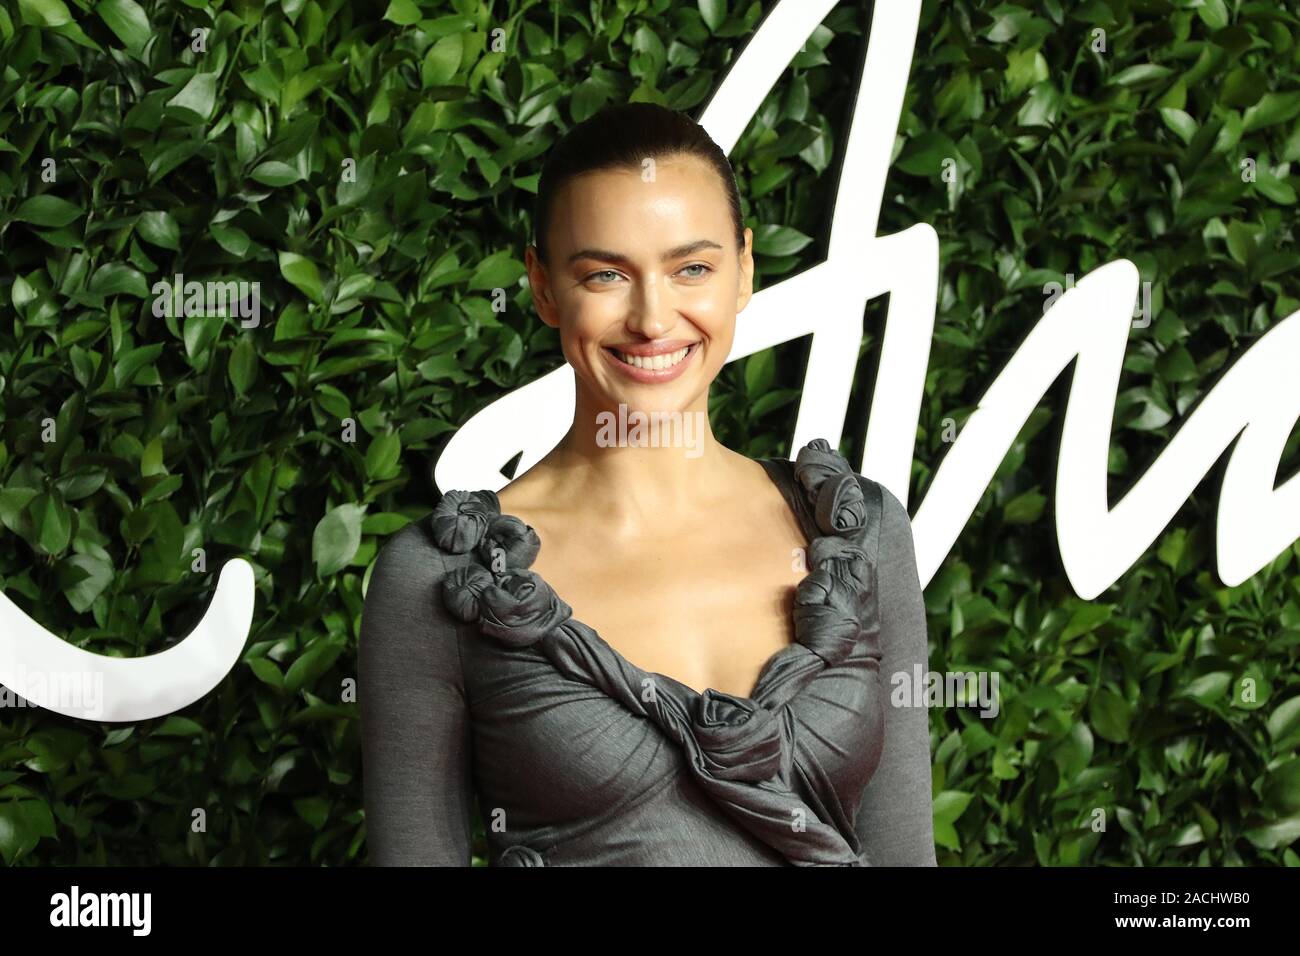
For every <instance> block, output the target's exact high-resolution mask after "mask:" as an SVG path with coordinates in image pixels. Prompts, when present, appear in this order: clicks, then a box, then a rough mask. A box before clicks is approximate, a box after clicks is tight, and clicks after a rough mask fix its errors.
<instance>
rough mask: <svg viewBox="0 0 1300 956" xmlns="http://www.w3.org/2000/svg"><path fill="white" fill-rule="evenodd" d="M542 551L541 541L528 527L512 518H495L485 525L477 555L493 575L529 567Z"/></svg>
mask: <svg viewBox="0 0 1300 956" xmlns="http://www.w3.org/2000/svg"><path fill="white" fill-rule="evenodd" d="M541 548H542V542H541V539H540V538H538V537H537V532H536V531H534V530H533V529H532V526H531V525H526V524H524V523H523V522H522V521H520V520H519V519H518V518H516V517H515V516H514V515H501V514H499V515H497V516H496V517H495V518H493V519H492V520H491V521H490V522H488V525H487V530H486V531H485V532H484V534H483V538H482V540H480V541H479V543H478V554H479V557H480V558H482V559H483V562H484V563H485V564H486V565H487V566H488V567H490V568H491V569H492V572H493V573H494V574H502V573H504V572H505V571H508V570H511V569H518V568H527V567H530V566H531V565H532V563H533V559H535V558H536V557H537V552H538V551H540V550H541Z"/></svg>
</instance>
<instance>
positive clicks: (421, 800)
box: [360, 103, 935, 866]
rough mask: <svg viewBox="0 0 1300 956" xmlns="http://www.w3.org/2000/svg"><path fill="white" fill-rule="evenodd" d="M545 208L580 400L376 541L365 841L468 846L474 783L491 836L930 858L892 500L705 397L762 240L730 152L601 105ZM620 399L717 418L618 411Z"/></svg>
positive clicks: (578, 857) (541, 302)
mask: <svg viewBox="0 0 1300 956" xmlns="http://www.w3.org/2000/svg"><path fill="white" fill-rule="evenodd" d="M719 187H721V188H719ZM535 224H536V239H535V244H534V245H533V246H532V247H530V248H529V249H528V250H527V252H526V257H525V258H526V265H527V268H528V274H529V279H530V283H531V288H532V290H533V299H534V303H535V305H536V308H537V312H538V314H539V316H540V317H541V320H542V321H543V322H545V323H546V324H548V325H550V326H552V327H553V328H555V329H556V330H557V331H558V332H559V336H560V343H561V347H562V349H563V351H564V355H565V358H566V359H567V361H568V363H569V365H570V366H571V367H572V368H573V372H574V376H575V384H576V389H575V401H574V411H573V421H572V424H571V426H570V428H569V430H568V432H567V433H566V434H565V436H564V438H563V439H562V440H561V441H560V442H559V444H557V445H556V447H555V448H554V449H553V450H552V451H551V452H550V453H549V454H547V455H546V456H545V457H543V458H542V459H541V460H540V461H539V462H537V464H535V465H534V466H533V467H532V468H530V469H528V470H527V471H526V472H525V473H524V474H522V475H520V476H519V477H517V478H516V479H515V480H513V481H512V482H510V483H509V484H508V485H507V486H506V487H505V488H503V489H501V491H500V492H499V493H498V492H494V491H492V490H489V489H477V490H467V489H453V490H449V491H447V492H446V493H445V494H443V495H442V497H441V499H440V500H439V501H438V502H437V504H436V506H435V508H434V509H433V511H432V513H431V514H430V515H429V516H428V517H427V518H426V519H425V520H423V521H421V522H417V523H416V524H414V525H412V526H410V527H408V528H407V529H405V530H404V531H402V532H401V533H400V534H398V535H397V536H396V537H395V538H394V539H393V540H392V541H391V542H389V543H388V544H387V545H386V547H385V548H384V550H383V552H382V553H381V555H380V558H379V561H378V563H377V565H376V567H375V570H374V573H373V575H372V579H371V583H370V590H369V593H368V595H367V598H366V605H365V613H364V616H363V623H362V637H361V645H360V667H361V682H362V685H363V687H364V688H366V689H364V690H363V691H362V693H361V701H362V732H363V744H364V759H365V766H364V771H365V773H364V780H365V800H366V818H367V827H368V835H369V842H370V855H371V860H372V862H374V863H378V864H401V863H408V864H409V863H419V864H444V865H446V864H458V865H465V864H467V863H469V862H470V858H471V852H470V848H471V836H472V834H471V819H472V808H473V805H474V802H475V801H476V800H477V803H478V808H479V812H480V815H481V817H482V819H483V821H484V822H485V824H486V838H487V844H488V851H489V853H488V856H489V860H490V862H491V863H492V864H494V865H523V866H572V865H723V866H765V865H789V864H794V865H831V866H834V865H839V866H862V865H891V864H892V865H899V864H905V865H933V864H934V862H935V858H934V844H933V839H932V823H931V799H930V753H929V731H928V721H927V714H926V710H925V708H924V707H923V706H922V707H910V706H906V705H902V706H894V705H893V704H892V703H891V701H890V695H889V694H888V686H889V683H890V677H891V675H894V674H899V673H903V674H911V673H912V672H913V671H914V670H915V669H916V668H920V669H922V670H924V669H925V665H926V630H925V614H924V607H923V604H922V600H921V589H920V583H919V580H918V576H917V570H916V565H915V556H914V551H913V544H912V537H911V527H910V523H909V520H908V516H907V512H906V510H905V508H904V507H903V505H902V503H901V502H900V501H899V500H898V499H897V498H896V497H895V496H894V495H892V494H891V493H890V492H889V491H888V490H887V489H885V488H884V487H883V486H882V485H880V484H878V483H877V482H875V481H872V480H871V479H869V478H866V477H864V476H862V475H859V474H856V473H855V472H854V471H853V470H852V468H851V467H850V466H849V464H848V462H847V461H845V459H844V458H842V457H841V456H840V455H839V454H838V452H837V451H836V450H835V449H834V448H833V447H832V446H831V445H830V444H829V443H828V442H826V441H822V440H815V441H812V442H809V443H808V444H807V445H806V446H805V447H803V448H802V449H800V450H799V451H798V455H797V458H796V460H795V461H790V460H787V459H777V458H763V459H759V460H754V459H751V458H748V457H746V456H744V455H741V454H738V453H736V452H734V451H732V450H730V449H728V448H726V447H724V446H723V445H721V444H720V443H719V442H718V441H717V440H716V439H715V438H714V436H713V433H712V431H711V429H710V428H709V427H708V398H709V387H710V385H711V383H712V382H713V380H714V379H715V378H716V377H717V375H718V372H719V370H720V369H721V368H722V366H723V365H724V364H725V363H726V361H727V357H728V353H729V351H730V349H731V344H732V340H733V337H734V333H735V328H736V322H737V320H738V314H739V313H741V312H742V311H743V310H744V308H745V306H746V304H747V303H748V302H749V300H750V297H751V295H752V277H753V266H754V263H753V255H752V239H753V236H752V233H751V231H750V230H749V229H746V228H744V227H743V223H742V221H741V216H740V203H739V198H738V196H737V193H736V187H735V179H734V175H733V174H732V172H731V168H730V165H729V164H728V162H727V160H726V157H725V155H723V154H722V152H721V150H720V149H718V147H717V146H716V144H714V143H713V142H712V141H711V140H710V139H709V138H708V136H707V135H706V134H705V132H704V131H703V130H702V129H701V128H700V127H699V126H698V124H696V123H695V122H694V121H693V120H691V119H690V118H689V117H687V116H686V115H685V114H682V113H679V112H676V111H673V110H669V109H665V108H662V107H658V106H653V105H651V104H645V103H638V104H629V105H626V106H621V107H616V108H611V109H607V110H605V111H604V112H602V113H601V114H598V115H597V116H595V117H593V118H592V119H590V120H588V121H587V122H585V123H583V124H580V125H579V126H577V127H576V128H575V129H573V130H572V131H571V132H570V133H569V134H568V135H567V136H566V137H565V138H564V140H563V141H561V142H560V143H559V144H558V145H557V146H556V147H555V149H554V150H553V151H552V153H551V154H550V156H549V157H548V159H547V162H546V165H545V167H544V169H543V172H542V176H541V180H540V183H539V191H538V200H537V212H536V215H535ZM613 415H617V416H618V418H619V419H620V421H621V420H622V419H623V418H624V416H627V417H629V418H630V417H633V416H638V415H639V416H659V417H662V416H676V417H682V416H692V417H694V418H696V419H698V420H699V421H700V422H702V428H700V429H699V430H698V432H697V433H696V436H695V437H696V440H695V441H694V442H693V443H692V445H691V447H690V448H689V449H687V448H685V447H684V446H683V443H679V442H671V441H670V442H668V443H661V442H653V443H652V442H649V441H646V440H645V438H644V436H643V435H642V434H641V433H640V432H638V431H637V430H636V429H629V430H626V431H624V430H620V431H619V432H618V437H617V439H616V440H614V441H610V440H609V435H610V431H609V430H608V429H607V428H605V427H603V424H602V423H603V422H605V421H607V420H608V419H609V418H610V417H611V416H613ZM685 433H686V432H682V434H685ZM543 541H544V542H545V544H546V547H545V548H543V547H542V542H543ZM907 703H910V701H908V702H907Z"/></svg>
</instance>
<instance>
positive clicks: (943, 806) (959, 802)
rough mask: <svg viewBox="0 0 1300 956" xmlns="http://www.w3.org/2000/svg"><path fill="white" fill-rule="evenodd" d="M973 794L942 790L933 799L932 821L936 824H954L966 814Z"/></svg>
mask: <svg viewBox="0 0 1300 956" xmlns="http://www.w3.org/2000/svg"><path fill="white" fill-rule="evenodd" d="M972 796H973V794H970V793H966V792H964V791H961V790H944V791H942V792H940V793H939V794H938V795H937V796H936V797H935V798H934V819H935V821H936V822H939V821H942V822H943V823H949V824H951V823H956V822H957V819H958V818H959V817H960V816H961V815H962V814H963V813H965V812H966V808H967V807H968V806H969V805H970V802H971V797H972Z"/></svg>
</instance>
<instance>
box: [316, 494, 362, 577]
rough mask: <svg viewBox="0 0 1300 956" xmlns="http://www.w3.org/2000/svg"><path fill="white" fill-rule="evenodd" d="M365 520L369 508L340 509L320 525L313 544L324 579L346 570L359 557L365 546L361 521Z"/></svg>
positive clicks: (342, 506) (318, 570)
mask: <svg viewBox="0 0 1300 956" xmlns="http://www.w3.org/2000/svg"><path fill="white" fill-rule="evenodd" d="M364 516H365V508H363V507H361V506H360V505H352V504H349V505H339V506H338V507H337V508H335V509H333V510H332V511H330V513H329V514H327V515H326V516H325V517H324V518H321V520H320V522H319V523H318V524H317V525H316V531H315V532H314V533H313V534H312V540H311V556H312V560H313V561H315V563H316V571H317V573H318V574H319V575H320V576H321V577H328V576H329V575H331V574H335V573H337V572H339V571H341V570H343V568H345V567H347V566H348V563H349V562H351V560H352V558H353V556H355V555H356V553H357V548H359V547H360V546H361V520H362V518H363V517H364Z"/></svg>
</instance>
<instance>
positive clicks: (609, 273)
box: [587, 269, 618, 285]
mask: <svg viewBox="0 0 1300 956" xmlns="http://www.w3.org/2000/svg"><path fill="white" fill-rule="evenodd" d="M616 275H618V273H617V272H615V271H614V270H613V269H601V270H600V271H599V272H593V273H592V274H591V275H589V276H587V278H588V280H590V279H594V278H596V277H597V276H616ZM601 284H602V285H604V284H606V283H601Z"/></svg>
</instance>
